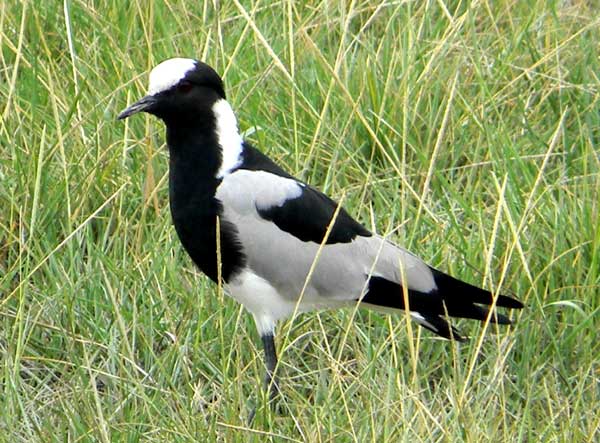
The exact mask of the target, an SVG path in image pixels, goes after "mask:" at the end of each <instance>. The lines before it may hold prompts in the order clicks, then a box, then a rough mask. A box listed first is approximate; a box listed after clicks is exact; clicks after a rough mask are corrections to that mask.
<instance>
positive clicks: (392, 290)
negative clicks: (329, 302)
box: [362, 269, 523, 341]
mask: <svg viewBox="0 0 600 443" xmlns="http://www.w3.org/2000/svg"><path fill="white" fill-rule="evenodd" d="M431 271H432V273H433V277H434V279H435V283H436V286H437V289H435V290H433V291H431V292H419V291H413V290H409V291H408V304H409V308H410V311H411V313H412V318H413V319H414V320H415V321H416V322H417V323H419V324H420V325H421V326H423V327H425V328H427V329H429V330H430V331H433V332H435V333H436V334H438V335H441V336H442V337H445V338H447V339H454V340H459V341H463V340H465V337H463V336H462V335H461V334H460V333H459V332H458V330H456V328H454V327H453V326H452V325H451V324H450V323H449V322H448V320H447V318H448V317H457V318H470V319H474V320H480V321H484V320H486V319H487V318H488V316H490V309H491V308H490V307H489V306H490V305H491V304H492V303H493V301H494V298H493V295H492V294H491V293H490V292H489V291H486V290H485V289H480V288H478V287H476V286H473V285H470V284H468V283H465V282H463V281H460V280H458V279H456V278H454V277H451V276H449V275H446V274H444V273H442V272H440V271H437V270H435V269H431ZM362 302H363V303H368V304H371V305H375V306H381V307H386V308H395V309H404V308H405V306H404V295H403V293H402V287H401V286H400V285H399V284H398V283H395V282H392V281H390V280H386V279H385V278H383V277H371V279H370V281H369V289H368V291H367V293H366V295H365V296H364V297H363V299H362ZM482 305H483V306H482ZM496 306H500V307H504V308H509V309H521V308H522V307H523V303H521V302H520V301H518V300H516V299H514V298H512V297H508V296H506V295H499V296H498V298H497V299H496ZM490 321H491V322H492V323H497V324H501V325H509V324H511V321H510V320H509V319H508V317H506V316H505V315H502V314H499V313H497V312H495V311H494V312H492V314H491V316H490Z"/></svg>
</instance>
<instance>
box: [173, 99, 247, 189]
mask: <svg viewBox="0 0 600 443" xmlns="http://www.w3.org/2000/svg"><path fill="white" fill-rule="evenodd" d="M166 123H167V145H168V146H169V151H170V157H171V167H174V168H176V169H177V172H178V173H179V172H180V173H182V174H184V175H186V176H190V179H193V181H194V182H199V181H200V182H202V181H209V182H212V181H214V180H213V179H217V180H220V179H222V178H223V177H224V176H225V175H227V174H228V173H230V172H231V171H233V170H235V169H237V168H238V167H239V166H240V164H241V163H242V159H243V154H244V141H243V139H242V136H241V135H240V133H239V131H238V127H237V120H236V118H235V114H234V113H233V110H232V109H231V106H230V105H229V103H227V101H226V100H224V99H220V100H218V101H216V102H215V103H214V104H213V105H212V106H211V107H210V108H209V110H206V111H204V112H202V113H199V115H198V117H197V118H195V119H188V120H179V121H172V122H166Z"/></svg>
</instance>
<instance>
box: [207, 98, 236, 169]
mask: <svg viewBox="0 0 600 443" xmlns="http://www.w3.org/2000/svg"><path fill="white" fill-rule="evenodd" d="M212 110H213V112H214V114H215V119H216V124H217V128H216V129H217V140H218V142H219V145H220V146H221V157H222V161H221V167H220V168H219V171H218V172H217V178H223V177H224V176H225V175H227V174H228V173H230V172H231V171H232V170H234V169H235V168H237V167H238V166H239V165H240V163H241V162H242V150H243V143H244V140H243V139H242V136H241V135H240V133H239V132H238V126H237V120H236V118H235V114H234V113H233V110H232V109H231V106H229V103H227V100H224V99H221V100H219V101H217V102H216V103H215V104H214V105H213V108H212Z"/></svg>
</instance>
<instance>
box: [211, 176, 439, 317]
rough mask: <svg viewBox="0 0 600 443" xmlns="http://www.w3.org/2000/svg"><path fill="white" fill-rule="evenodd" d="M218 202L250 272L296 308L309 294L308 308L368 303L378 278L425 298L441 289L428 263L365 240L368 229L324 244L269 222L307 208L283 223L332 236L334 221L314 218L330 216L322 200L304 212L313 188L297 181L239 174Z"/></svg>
mask: <svg viewBox="0 0 600 443" xmlns="http://www.w3.org/2000/svg"><path fill="white" fill-rule="evenodd" d="M311 192H318V191H315V190H312V189H311ZM216 197H217V198H218V199H219V200H220V201H221V203H222V206H223V217H224V218H225V219H226V220H227V221H228V222H230V223H232V224H233V225H234V226H235V227H236V229H237V231H238V232H237V235H238V239H239V242H240V244H241V245H242V248H243V252H244V254H245V256H246V265H247V266H248V267H249V268H251V270H252V271H253V272H254V273H256V274H257V275H259V276H260V277H262V278H264V279H265V280H267V281H268V282H269V283H270V284H271V285H272V286H273V287H274V288H275V289H276V290H277V291H278V293H279V294H280V295H281V296H282V297H285V298H286V299H289V300H296V299H297V298H298V297H299V296H300V294H301V293H303V299H302V300H303V302H306V303H310V304H311V305H314V306H322V307H327V306H336V305H339V304H343V303H344V302H350V301H354V300H357V299H360V298H361V297H362V296H363V295H364V293H365V291H366V290H367V282H368V279H369V278H370V276H380V277H383V278H385V279H387V280H390V281H394V282H397V283H401V282H402V281H406V283H407V287H408V289H411V290H415V291H419V292H430V291H431V290H433V289H435V287H436V286H435V281H434V277H433V274H432V272H431V270H430V268H429V267H428V266H427V265H426V264H425V263H424V262H422V261H421V260H420V259H418V258H417V257H415V256H414V255H412V254H410V253H409V252H407V251H405V250H403V249H401V248H400V247H398V246H396V245H394V244H392V243H391V242H388V241H387V240H385V239H383V238H382V237H379V236H376V235H371V234H370V233H368V234H369V235H368V236H367V235H364V232H368V231H366V230H364V228H362V227H361V228H362V229H363V230H364V231H360V230H357V235H355V236H354V237H353V238H352V239H349V238H347V236H346V237H345V238H344V241H343V242H342V241H340V242H337V243H331V242H327V243H325V244H321V243H317V242H315V241H310V240H308V241H307V240H306V237H303V236H302V235H298V229H299V228H298V227H297V226H296V227H295V229H289V230H286V226H284V225H282V224H281V223H275V222H274V221H273V220H272V219H269V218H268V217H265V216H264V214H265V212H267V211H270V212H271V213H272V211H271V209H272V208H276V210H277V211H278V212H279V214H282V213H284V212H285V211H286V210H293V209H294V208H296V207H302V208H303V213H298V214H289V213H288V214H285V215H286V217H279V218H278V220H279V221H281V220H286V219H290V218H291V217H292V216H294V217H303V220H305V223H307V224H309V225H310V224H311V223H312V226H309V229H311V230H312V231H311V232H314V231H315V229H316V228H318V229H321V230H324V229H325V230H326V228H327V224H328V223H329V221H325V222H323V220H316V219H315V218H314V217H313V218H311V215H312V213H322V211H320V210H319V209H321V208H314V207H313V208H312V210H311V207H310V204H312V205H316V204H319V199H314V198H313V200H314V202H315V203H310V202H308V201H305V202H303V204H302V205H299V204H298V201H297V200H298V199H302V198H312V197H311V196H310V195H309V194H306V185H304V184H302V183H300V182H298V181H295V180H293V179H291V178H288V177H282V176H279V175H276V174H273V173H270V172H266V171H247V170H238V171H235V172H233V173H232V174H230V175H228V176H226V177H225V178H224V179H223V181H222V183H221V185H220V186H219V188H218V190H217V194H216ZM292 203H293V204H292ZM307 203H308V205H307ZM348 217H349V216H348ZM296 222H297V219H296ZM352 222H353V223H356V222H354V220H352ZM315 223H319V225H318V226H315ZM323 223H326V224H325V226H324V228H323ZM296 224H297V223H296ZM335 226H336V225H335ZM335 226H334V227H335ZM361 232H362V234H361ZM309 274H310V278H309ZM403 277H404V278H403ZM303 291H304V292H303Z"/></svg>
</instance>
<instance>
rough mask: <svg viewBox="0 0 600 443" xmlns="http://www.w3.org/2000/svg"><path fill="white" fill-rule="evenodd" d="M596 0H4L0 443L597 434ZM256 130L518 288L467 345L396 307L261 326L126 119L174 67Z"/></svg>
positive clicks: (257, 139)
mask: <svg viewBox="0 0 600 443" xmlns="http://www.w3.org/2000/svg"><path fill="white" fill-rule="evenodd" d="M598 10H600V5H599V4H598V2H595V1H583V0H572V1H560V2H559V1H557V2H552V1H550V2H548V1H534V2H517V1H486V0H483V1H479V2H477V1H476V2H468V1H444V0H439V1H433V0H432V1H422V2H421V1H385V2H381V3H378V2H368V1H355V2H340V3H338V2H334V1H331V2H320V1H316V0H315V1H309V2H292V1H281V2H267V1H262V2H256V3H251V2H247V1H243V2H242V1H241V0H232V1H222V2H216V1H215V2H206V3H203V2H201V1H199V2H197V1H178V0H171V1H166V2H144V1H139V0H138V1H131V2H122V1H115V0H103V1H86V0H78V1H75V0H73V1H65V2H64V3H63V2H59V1H53V2H33V1H26V0H25V1H17V0H8V1H3V2H1V3H0V48H1V49H0V50H1V52H0V113H1V116H2V119H1V121H0V348H1V353H2V354H1V355H2V366H1V368H0V389H1V391H2V392H1V394H0V403H1V407H0V411H1V412H0V414H1V416H0V440H2V441H10V442H35V441H43V442H54V441H56V442H66V441H68V442H88V441H89V442H92V441H94V442H95V441H101V442H109V441H119V442H120V441H123V442H138V441H140V442H142V441H143V442H164V441H173V442H189V441H215V440H217V441H228V442H229V441H241V442H246V441H266V440H272V441H327V442H346V441H359V442H363V441H386V442H388V441H389V442H391V441H394V442H396V441H407V442H409V441H410V442H415V441H423V442H438V441H440V442H456V441H467V442H486V441H490V442H500V441H523V442H531V441H543V442H584V441H590V442H591V441H597V439H598V427H599V426H600V415H599V414H598V410H599V409H600V398H599V397H600V387H599V386H600V363H599V359H600V358H599V355H600V340H599V339H598V330H599V327H600V322H599V308H600V296H599V293H600V291H599V287H600V229H599V225H600V223H599V219H600V215H599V201H600V196H599V190H600V172H599V171H600V154H599V150H598V146H599V144H600V113H599V98H600V94H599V90H600V81H599V75H600V74H599V73H600V59H599V42H600V21H599V19H598ZM176 55H178V56H188V57H195V58H199V59H203V60H205V61H207V62H208V63H210V64H212V65H213V66H214V67H215V68H216V69H217V70H218V71H219V72H220V73H222V74H223V76H224V79H225V82H226V87H227V91H228V98H229V100H230V102H231V103H232V105H233V107H234V108H235V109H236V110H237V113H238V117H239V120H240V127H241V129H242V130H243V131H244V132H245V133H246V135H247V137H248V138H249V139H250V140H252V141H253V142H254V143H255V144H256V145H257V146H258V147H259V148H261V149H262V150H263V151H265V152H267V153H268V154H269V155H271V156H272V157H274V158H276V159H277V160H278V161H279V162H280V163H282V164H284V165H285V166H286V167H287V168H288V169H289V170H290V171H292V172H293V173H294V174H296V175H298V176H300V177H302V178H303V179H305V180H308V181H309V182H310V183H312V184H314V185H316V186H317V187H319V188H321V189H323V190H324V191H326V192H327V193H329V194H331V195H333V196H334V197H336V198H337V199H342V198H343V201H344V204H345V206H346V207H347V208H348V209H349V211H350V212H351V213H352V214H353V215H355V216H356V217H357V218H358V219H359V220H361V221H362V222H364V223H365V224H366V225H367V226H369V227H370V228H372V229H374V230H376V231H377V232H380V233H390V232H392V236H393V238H394V239H395V240H397V241H398V242H400V243H401V244H403V245H405V246H406V247H408V248H409V249H411V250H412V251H414V252H415V253H417V254H418V255H420V256H422V257H424V258H425V259H426V260H427V261H428V262H430V263H431V264H433V265H435V266H437V267H439V268H441V269H443V270H446V271H450V272H452V273H453V274H455V275H457V276H460V277H461V278H463V279H465V280H468V281H470V282H473V283H476V284H481V285H485V286H486V287H488V288H494V289H496V288H500V289H501V290H502V291H505V292H508V293H513V294H516V295H517V296H518V297H519V298H520V299H521V300H523V301H524V302H525V303H526V304H527V309H526V310H524V311H523V312H522V313H519V314H518V315H517V316H516V320H517V324H516V327H514V328H512V329H502V330H496V328H495V327H492V326H489V327H487V328H486V327H482V326H480V325H477V324H473V323H470V322H459V325H460V327H461V329H462V330H463V331H465V332H468V333H469V334H470V335H471V336H472V337H473V338H472V340H470V341H469V342H468V343H466V344H460V345H457V344H451V343H448V342H445V341H442V340H438V339H436V338H434V337H433V336H432V335H431V334H429V333H428V332H423V331H421V330H419V329H417V328H416V327H415V326H414V325H412V326H411V325H409V324H408V323H407V322H406V321H405V318H404V316H403V315H395V316H386V315H380V314H375V313H370V312H366V311H362V310H359V311H357V312H353V311H352V310H348V311H344V312H323V313H318V314H310V315H301V316H298V317H297V318H295V319H294V320H293V321H290V322H287V323H285V324H283V325H281V326H280V328H279V331H280V333H279V337H278V346H279V348H280V354H281V358H282V362H281V363H282V364H281V367H282V373H283V377H284V388H283V389H284V394H285V401H284V402H283V404H282V409H283V410H284V412H283V413H281V414H277V413H272V412H270V411H269V410H267V409H266V408H260V409H259V411H258V415H257V418H256V420H255V422H254V423H253V425H252V426H250V427H249V426H248V425H247V424H246V417H247V414H248V410H249V409H250V407H251V406H252V404H254V403H255V402H256V396H257V394H256V390H257V386H258V385H259V384H260V382H261V374H262V370H263V369H262V363H261V353H260V349H259V340H258V337H257V334H256V332H255V329H254V325H253V323H252V320H251V318H250V317H249V316H248V315H247V314H246V313H245V312H243V310H242V309H241V308H240V307H239V306H238V305H237V304H235V303H234V302H233V301H232V300H229V299H227V298H224V297H223V295H222V294H221V295H219V294H218V291H217V290H216V288H215V287H214V286H212V285H211V284H209V283H208V282H207V280H206V279H205V278H204V277H203V276H202V275H200V274H199V273H198V272H197V271H196V270H195V269H194V267H193V265H192V263H191V262H190V260H189V259H188V257H187V256H186V255H185V253H184V252H183V251H182V250H181V248H180V246H179V243H178V240H177V238H176V236H175V233H174V230H173V229H172V227H171V222H170V215H169V213H168V202H167V198H168V196H167V190H166V172H167V151H166V149H164V148H163V147H161V146H162V145H163V143H164V135H163V128H162V126H161V124H159V123H158V122H157V121H155V120H153V119H152V118H149V117H145V118H144V117H138V118H135V119H131V120H128V121H126V122H125V123H121V122H116V121H115V116H116V115H117V112H118V111H119V110H121V109H122V108H124V107H125V106H126V104H128V103H130V102H131V101H133V100H134V99H137V98H139V97H141V96H142V95H143V94H144V91H145V87H146V83H147V73H148V69H149V68H151V67H152V66H154V65H155V64H156V63H158V62H160V61H162V60H163V59H165V58H169V57H172V56H176Z"/></svg>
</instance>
